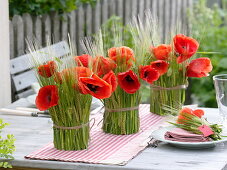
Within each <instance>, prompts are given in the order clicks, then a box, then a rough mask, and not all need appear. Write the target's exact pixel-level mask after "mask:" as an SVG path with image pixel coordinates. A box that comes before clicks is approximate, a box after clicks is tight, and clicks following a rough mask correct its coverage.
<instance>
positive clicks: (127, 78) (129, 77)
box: [125, 75, 134, 82]
mask: <svg viewBox="0 0 227 170" xmlns="http://www.w3.org/2000/svg"><path fill="white" fill-rule="evenodd" d="M125 80H126V81H128V82H133V81H134V80H133V79H132V77H131V76H130V75H127V76H126V77H125Z"/></svg>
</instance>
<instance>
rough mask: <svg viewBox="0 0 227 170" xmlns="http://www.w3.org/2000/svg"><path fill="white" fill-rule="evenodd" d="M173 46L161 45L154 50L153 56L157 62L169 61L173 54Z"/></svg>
mask: <svg viewBox="0 0 227 170" xmlns="http://www.w3.org/2000/svg"><path fill="white" fill-rule="evenodd" d="M171 50H172V49H171V46H170V45H166V44H161V45H159V46H157V47H154V48H153V50H152V51H153V54H154V56H155V57H156V59H157V60H167V59H168V58H169V55H170V53H171Z"/></svg>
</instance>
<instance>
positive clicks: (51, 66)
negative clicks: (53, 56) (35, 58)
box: [38, 61, 57, 78]
mask: <svg viewBox="0 0 227 170" xmlns="http://www.w3.org/2000/svg"><path fill="white" fill-rule="evenodd" d="M56 70H57V65H56V63H55V62H54V61H48V62H47V64H44V65H40V66H39V67H38V73H39V75H40V76H42V77H45V78H49V77H51V76H52V75H53V74H54V73H55V72H56Z"/></svg>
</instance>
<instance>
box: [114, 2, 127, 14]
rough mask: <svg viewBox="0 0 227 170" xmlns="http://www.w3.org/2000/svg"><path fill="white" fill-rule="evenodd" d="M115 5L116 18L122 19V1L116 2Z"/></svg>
mask: <svg viewBox="0 0 227 170" xmlns="http://www.w3.org/2000/svg"><path fill="white" fill-rule="evenodd" d="M116 3H117V16H119V17H121V18H123V17H124V10H125V8H124V2H123V0H116Z"/></svg>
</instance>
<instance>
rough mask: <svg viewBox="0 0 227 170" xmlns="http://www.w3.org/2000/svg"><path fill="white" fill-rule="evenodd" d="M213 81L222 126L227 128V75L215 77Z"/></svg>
mask: <svg viewBox="0 0 227 170" xmlns="http://www.w3.org/2000/svg"><path fill="white" fill-rule="evenodd" d="M213 80H214V87H215V91H216V99H217V104H218V109H219V113H220V115H221V117H222V121H223V122H222V124H223V126H225V127H227V74H220V75H215V76H214V77H213Z"/></svg>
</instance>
